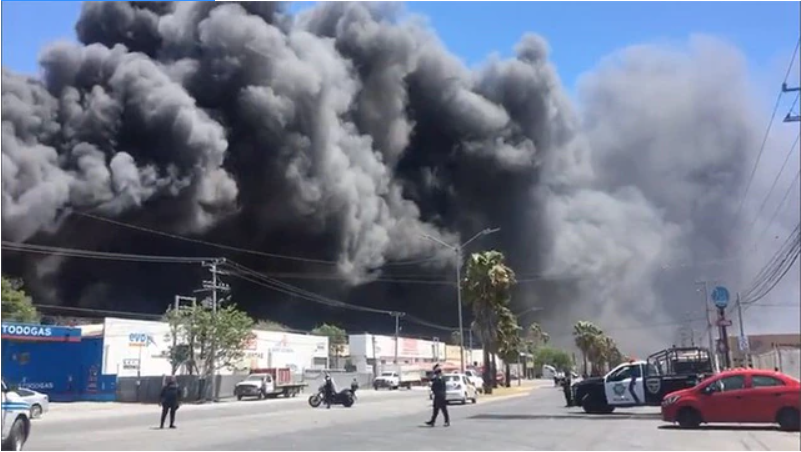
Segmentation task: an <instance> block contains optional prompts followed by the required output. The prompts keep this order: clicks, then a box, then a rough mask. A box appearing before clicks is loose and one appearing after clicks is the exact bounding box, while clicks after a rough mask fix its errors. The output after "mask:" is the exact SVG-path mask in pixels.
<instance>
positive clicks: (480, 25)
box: [2, 1, 801, 90]
mask: <svg viewBox="0 0 801 452" xmlns="http://www.w3.org/2000/svg"><path fill="white" fill-rule="evenodd" d="M309 3H310V2H302V3H298V4H294V5H293V6H292V10H298V9H302V8H305V7H308V6H309ZM2 8H3V9H2V12H3V14H2V38H3V39H2V51H3V52H2V64H3V67H7V68H12V69H15V70H18V71H22V72H26V73H36V72H37V70H38V69H37V63H36V59H37V55H38V52H39V50H40V49H41V48H42V46H44V45H45V44H46V43H48V42H50V41H53V40H57V39H72V40H74V39H75V38H74V31H73V26H74V24H75V21H76V19H77V17H78V14H79V12H80V3H79V2H20V1H4V2H2ZM406 9H407V10H408V11H409V12H411V13H416V14H420V15H422V16H425V17H427V18H428V21H429V24H430V25H431V26H432V27H433V28H434V29H435V30H436V31H437V33H438V34H439V36H440V38H441V39H442V40H443V42H444V43H445V44H446V46H447V47H448V48H449V49H450V50H451V51H452V52H453V53H455V54H457V55H459V56H460V57H461V58H462V59H463V60H464V61H465V62H466V63H467V64H469V65H475V64H478V63H480V62H481V61H482V60H484V59H485V58H486V57H487V56H488V55H489V54H491V53H498V54H500V55H503V56H508V55H510V54H511V52H512V48H513V46H514V44H515V43H516V42H517V41H518V39H519V38H520V36H521V35H522V34H523V33H525V32H527V31H533V32H536V33H539V34H541V35H542V36H544V37H545V38H546V39H547V40H548V41H549V43H550V44H551V49H552V59H553V61H554V63H555V64H556V66H557V68H558V69H559V72H560V74H561V76H562V79H563V81H564V83H565V85H566V86H567V87H568V89H571V90H572V88H573V87H574V85H575V81H576V80H577V79H578V77H579V76H580V75H581V74H582V73H583V72H585V71H588V70H591V69H592V68H593V67H594V66H595V65H596V64H597V63H598V62H599V60H600V59H601V58H603V57H604V56H606V55H608V54H610V53H611V52H614V51H615V50H618V49H621V48H623V47H626V46H628V45H632V44H641V43H646V42H659V41H665V40H669V41H676V42H682V41H685V40H686V39H687V37H688V36H690V35H691V34H694V33H705V34H711V35H715V36H718V37H721V38H723V39H725V40H727V41H730V42H732V43H734V44H735V45H736V46H737V47H739V48H740V49H741V51H743V53H744V54H745V55H746V57H747V59H748V61H749V64H750V65H751V67H752V70H753V71H754V72H762V71H766V72H774V71H776V70H781V67H782V66H784V67H786V64H787V58H788V57H789V55H790V53H791V52H792V50H793V48H794V46H795V43H796V40H797V39H798V30H799V28H801V23H799V3H798V2H681V3H671V2H664V3H663V2H642V3H640V2H609V3H602V2H492V3H489V2H487V3H485V2H458V3H457V2H410V3H407V4H406Z"/></svg>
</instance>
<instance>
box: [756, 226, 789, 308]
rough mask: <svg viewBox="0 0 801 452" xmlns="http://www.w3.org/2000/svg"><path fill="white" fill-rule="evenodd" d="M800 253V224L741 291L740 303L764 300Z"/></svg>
mask: <svg viewBox="0 0 801 452" xmlns="http://www.w3.org/2000/svg"><path fill="white" fill-rule="evenodd" d="M799 251H801V223H799V224H798V225H796V227H795V228H794V229H793V231H792V232H791V233H790V235H789V236H788V237H787V238H786V239H785V241H784V243H783V244H782V246H781V247H780V248H779V250H778V251H777V252H776V253H775V254H774V255H773V257H772V258H771V259H770V261H769V262H768V263H767V264H766V265H765V266H764V267H763V268H762V270H761V271H760V272H759V273H758V274H757V275H756V276H755V277H754V280H753V282H752V283H751V285H750V287H749V288H748V289H747V290H745V291H743V293H742V299H741V303H742V305H743V306H750V305H753V304H754V303H756V302H757V301H759V300H761V299H762V298H764V297H765V296H766V295H767V294H768V293H770V291H771V290H773V288H774V287H776V285H777V284H779V281H781V280H782V278H784V276H785V275H786V274H787V272H789V271H790V269H791V268H792V267H793V265H794V264H795V262H796V261H797V260H798V256H799Z"/></svg>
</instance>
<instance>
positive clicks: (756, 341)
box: [729, 333, 801, 366]
mask: <svg viewBox="0 0 801 452" xmlns="http://www.w3.org/2000/svg"><path fill="white" fill-rule="evenodd" d="M747 338H748V350H749V353H750V354H751V355H762V354H764V353H767V352H770V351H772V350H775V349H777V348H801V334H798V333H788V334H754V335H750V336H747ZM740 345H741V344H740V341H739V338H738V337H737V336H729V350H730V351H731V358H732V360H731V362H732V365H733V366H745V365H746V364H747V363H746V362H745V352H744V351H743V350H742V349H741V347H740ZM743 345H745V344H743Z"/></svg>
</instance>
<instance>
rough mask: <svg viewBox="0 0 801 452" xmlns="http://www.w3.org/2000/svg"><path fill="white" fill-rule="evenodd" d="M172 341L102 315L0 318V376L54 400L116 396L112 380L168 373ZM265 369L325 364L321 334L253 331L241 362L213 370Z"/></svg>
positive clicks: (161, 327) (160, 326)
mask: <svg viewBox="0 0 801 452" xmlns="http://www.w3.org/2000/svg"><path fill="white" fill-rule="evenodd" d="M171 345H172V337H171V335H170V328H169V326H168V324H167V323H165V322H153V321H142V320H128V319H120V318H113V317H109V318H106V319H104V321H103V323H98V324H92V325H82V326H80V327H78V328H67V327H61V326H50V325H28V324H17V323H3V324H2V370H3V380H4V381H5V382H6V384H8V385H9V386H11V387H16V386H20V387H29V388H31V389H34V390H37V391H40V392H43V393H45V394H47V395H48V396H49V397H50V399H51V400H53V401H73V400H116V399H117V396H118V394H117V389H119V388H120V387H121V386H120V387H118V383H120V382H122V381H123V380H130V379H131V378H126V377H134V380H138V379H137V378H136V377H142V378H143V377H161V376H164V375H169V374H171V373H172V366H171V364H170V360H169V350H170V347H171ZM266 367H289V368H290V369H292V370H293V371H294V372H295V373H302V372H304V371H307V370H316V369H325V368H327V367H328V338H327V337H323V336H314V335H304V334H293V333H283V332H276V331H260V330H254V331H253V332H252V335H251V338H250V340H249V341H248V343H247V345H246V350H245V354H244V357H243V358H242V360H240V362H238V363H236V364H235V365H234V366H232V368H225V369H222V370H221V371H219V372H218V373H219V374H220V375H231V374H247V373H248V372H249V371H250V369H252V368H266ZM177 373H178V374H179V375H180V374H182V373H186V370H185V369H178V372H177ZM118 379H119V380H118ZM159 384H160V383H159Z"/></svg>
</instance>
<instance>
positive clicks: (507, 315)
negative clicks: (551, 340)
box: [495, 306, 523, 388]
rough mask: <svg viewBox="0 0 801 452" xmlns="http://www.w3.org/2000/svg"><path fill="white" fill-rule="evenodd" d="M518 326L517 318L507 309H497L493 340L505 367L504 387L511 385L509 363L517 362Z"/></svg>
mask: <svg viewBox="0 0 801 452" xmlns="http://www.w3.org/2000/svg"><path fill="white" fill-rule="evenodd" d="M521 329H522V328H520V326H519V325H518V324H517V317H515V315H514V313H512V311H511V310H509V308H507V307H505V306H503V307H501V308H499V309H498V330H497V331H496V334H497V337H496V338H495V340H496V343H497V344H498V353H499V354H500V355H501V357H502V358H503V362H504V367H505V380H506V387H507V388H508V387H509V386H511V384H512V369H511V363H512V362H515V361H518V360H519V358H520V351H521V347H522V344H523V340H522V338H521V337H520V330H521Z"/></svg>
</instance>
